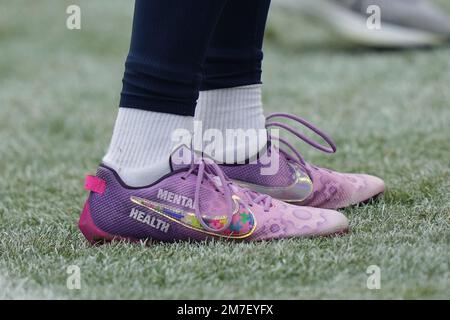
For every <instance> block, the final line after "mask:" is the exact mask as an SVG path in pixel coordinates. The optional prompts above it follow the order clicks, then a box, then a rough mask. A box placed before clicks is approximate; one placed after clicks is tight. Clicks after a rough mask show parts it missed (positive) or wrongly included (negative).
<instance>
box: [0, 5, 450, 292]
mask: <svg viewBox="0 0 450 320" xmlns="http://www.w3.org/2000/svg"><path fill="white" fill-rule="evenodd" d="M0 3H1V4H0V7H1V10H0V298H63V299H64V298H88V299H91V298H102V299H104V298H137V299H142V298H144V299H155V298H189V299H195V298H202V299H203V298H217V299H220V298H228V299H241V298H276V299H279V298H288V299H305V298H306V299H308V298H332V299H335V298H336V299H345V298H363V299H371V298H374V299H391V298H404V299H416V298H450V267H449V263H450V227H449V224H450V203H449V192H450V182H449V179H450V170H449V167H450V142H449V140H450V47H449V46H446V47H441V48H436V49H430V50H412V51H375V50H368V49H363V48H357V47H354V46H351V45H348V44H345V43H341V42H339V41H338V40H336V39H335V38H334V37H333V36H332V35H330V34H328V33H327V32H326V30H325V29H323V28H322V27H318V26H316V25H313V24H311V23H310V22H307V21H304V19H301V18H300V16H299V15H298V14H297V13H295V12H289V11H286V10H280V9H277V8H274V9H273V10H272V12H271V16H270V22H269V27H268V31H267V40H266V59H265V73H264V82H265V96H264V102H265V106H266V110H267V112H271V111H273V110H283V111H287V112H295V113H297V114H299V115H301V116H303V117H305V118H307V119H309V120H311V121H312V122H313V123H315V124H317V125H318V126H319V127H321V128H322V129H324V130H325V131H326V132H328V133H329V134H330V135H332V136H333V137H334V139H335V141H336V142H337V144H338V152H337V154H335V155H333V156H329V155H323V154H320V153H318V152H315V151H313V150H311V149H310V148H308V147H306V146H305V145H302V144H300V143H299V144H298V146H299V147H300V148H301V151H302V153H303V154H304V155H305V156H306V158H307V159H308V160H309V161H311V162H314V163H316V164H319V165H323V166H326V167H330V168H333V169H336V170H340V171H361V172H367V173H372V174H376V175H378V176H381V177H383V178H384V179H385V180H386V184H387V187H388V191H387V193H386V195H385V197H384V199H382V200H381V201H379V202H377V203H376V204H374V205H368V206H362V207H354V208H350V209H347V210H345V213H346V214H347V216H348V217H349V219H350V221H351V228H352V231H351V233H350V234H348V235H346V236H342V237H337V238H326V239H305V240H300V239H298V240H286V241H275V242H270V243H254V244H243V243H240V244H230V243H223V242H215V243H208V244H187V243H184V244H169V245H164V244H159V245H152V246H150V247H144V246H139V245H131V244H124V243H117V244H112V245H105V246H99V247H91V246H89V245H87V243H86V242H85V241H84V238H83V236H82V235H81V233H80V232H79V230H78V228H77V221H78V217H79V214H80V211H81V207H82V204H83V201H84V199H85V197H86V193H85V191H84V190H83V179H84V175H85V174H86V173H92V172H94V170H95V169H96V166H97V164H98V163H99V161H100V159H101V157H102V156H103V154H104V152H105V150H106V148H107V146H108V143H109V139H110V136H111V132H112V127H113V124H114V119H115V115H116V112H117V111H116V110H117V105H118V98H119V93H120V88H121V76H122V73H123V64H124V59H125V56H126V53H127V49H128V45H129V37H130V26H131V18H132V9H133V8H132V7H133V3H132V1H120V0H114V1H113V0H109V1H106V0H104V1H102V0H96V1H88V0H83V1H81V0H76V1H67V0H65V1H54V0H41V1H25V0H17V1H6V0H0ZM72 3H77V4H80V5H81V7H82V30H81V31H69V30H67V29H66V27H65V20H66V17H67V16H66V13H65V10H66V7H67V5H69V4H72ZM441 3H443V4H445V5H446V8H447V9H448V10H449V12H450V5H449V4H448V2H447V1H441ZM69 265H78V266H79V267H80V268H81V286H82V287H81V290H68V289H67V287H66V278H67V276H68V275H67V274H66V268H67V267H68V266H69ZM369 265H378V266H379V267H380V268H381V289H380V290H369V289H367V287H366V279H367V275H366V269H367V267H368V266H369Z"/></svg>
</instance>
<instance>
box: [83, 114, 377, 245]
mask: <svg viewBox="0 0 450 320" xmlns="http://www.w3.org/2000/svg"><path fill="white" fill-rule="evenodd" d="M275 118H288V119H291V120H293V121H296V122H298V123H300V124H303V125H305V126H306V127H308V128H309V129H311V130H312V131H314V132H315V133H317V134H318V135H320V136H321V137H322V138H323V139H324V140H325V141H326V142H327V143H328V144H329V147H328V146H327V147H325V146H323V145H320V144H318V143H316V142H315V141H313V140H311V139H309V138H308V137H306V136H304V135H302V134H301V133H300V132H298V131H297V130H295V129H294V128H293V127H291V126H289V125H287V124H285V123H283V122H276V121H274V120H273V119H275ZM267 127H268V128H271V127H278V128H282V129H285V130H287V131H289V132H290V133H292V134H294V135H295V136H297V137H298V138H300V139H302V140H304V141H306V142H307V143H308V144H310V145H312V146H313V147H315V148H317V149H320V150H322V151H324V152H330V153H332V152H335V150H336V148H335V145H334V143H333V142H332V141H331V139H330V138H329V137H327V136H326V135H325V134H323V133H322V132H320V131H319V130H318V129H317V128H315V127H314V126H312V125H311V124H309V123H308V122H306V121H305V120H303V119H301V118H299V117H296V116H293V115H287V114H281V113H280V114H274V115H271V116H269V117H268V118H267ZM277 140H278V141H275V139H274V138H271V137H270V136H269V145H271V147H270V148H268V151H267V152H271V153H275V154H271V155H272V156H273V155H275V156H277V157H278V162H279V169H278V170H277V171H276V173H274V174H272V175H263V174H262V173H261V172H262V171H261V169H262V168H263V167H264V165H263V164H262V163H261V162H260V161H259V160H257V161H256V163H251V164H242V165H218V164H216V163H215V162H214V161H212V160H211V159H209V158H204V157H201V156H198V155H196V154H194V153H193V152H191V151H190V149H189V148H186V147H180V148H179V149H178V150H176V151H175V152H174V153H173V154H172V155H171V156H170V159H169V162H170V165H171V172H170V173H169V174H167V175H165V176H164V177H162V178H160V179H159V180H158V181H156V182H155V183H153V184H151V185H149V186H144V187H139V188H136V187H130V186H127V185H126V184H125V183H124V182H123V181H122V180H121V179H120V177H119V175H118V174H117V173H116V172H115V171H114V170H112V169H111V168H108V167H107V166H105V165H100V167H99V168H98V170H97V174H96V175H95V176H87V178H86V182H85V188H86V189H87V190H89V191H90V194H89V197H88V199H87V201H86V203H85V205H84V208H83V211H82V214H81V217H80V221H79V227H80V229H81V231H82V233H83V234H84V236H85V237H86V238H87V240H88V241H89V242H91V243H93V244H94V243H98V242H109V241H113V240H127V241H132V242H139V241H146V240H151V241H163V242H174V241H204V240H209V239H220V238H222V239H229V240H238V239H239V240H244V241H258V240H270V239H282V238H294V237H314V236H329V235H335V234H342V233H345V232H347V231H348V228H349V225H348V220H347V218H346V217H345V216H344V215H343V214H342V213H340V212H338V211H335V210H336V209H339V208H344V207H347V206H350V205H355V204H358V203H362V202H366V201H368V200H370V199H372V198H374V197H376V196H377V195H379V194H381V193H383V192H384V189H385V187H384V182H383V181H382V180H381V179H379V178H377V177H374V176H370V175H365V174H345V173H338V172H334V171H331V170H328V169H324V168H319V167H317V166H314V165H312V164H309V163H307V162H306V161H304V159H303V158H302V157H301V155H300V153H299V152H298V151H297V150H296V149H295V148H294V147H293V146H292V145H291V144H290V143H289V142H288V141H286V140H284V139H282V138H277ZM275 142H280V143H278V144H279V145H280V147H275V146H274V145H276V144H277V143H275ZM186 155H187V156H188V157H190V159H191V161H190V164H187V165H180V164H178V163H179V161H178V160H179V159H180V158H179V157H180V156H184V157H185V158H186Z"/></svg>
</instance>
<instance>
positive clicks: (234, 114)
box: [195, 84, 267, 163]
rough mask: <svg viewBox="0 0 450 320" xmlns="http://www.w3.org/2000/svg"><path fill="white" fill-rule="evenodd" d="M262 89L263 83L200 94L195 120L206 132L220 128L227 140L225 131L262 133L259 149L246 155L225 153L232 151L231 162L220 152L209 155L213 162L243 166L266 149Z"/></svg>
mask: <svg viewBox="0 0 450 320" xmlns="http://www.w3.org/2000/svg"><path fill="white" fill-rule="evenodd" d="M261 88H262V86H261V85H260V84H254V85H248V86H241V87H234V88H226V89H217V90H208V91H201V92H200V96H199V99H198V101H197V108H196V110H195V120H196V121H202V129H203V132H204V131H205V130H207V129H210V128H214V129H218V130H220V131H221V132H222V134H223V137H224V139H225V137H226V135H225V134H226V132H225V130H226V129H243V130H247V129H256V130H258V132H259V135H258V137H259V140H258V148H257V149H254V150H249V149H248V147H247V148H246V151H245V152H237V151H236V150H226V152H230V151H231V152H232V153H233V154H234V155H235V156H234V161H232V162H230V161H226V160H227V159H228V158H227V159H225V158H224V156H223V154H222V153H221V152H218V153H216V154H208V155H209V156H211V157H212V158H214V160H216V161H218V162H225V163H236V162H237V163H240V162H242V161H244V160H246V159H245V158H253V157H254V156H256V155H257V153H258V152H259V151H261V150H262V149H263V148H264V147H265V145H266V142H267V134H266V131H265V117H264V111H263V106H262V93H261V91H262V90H261ZM240 147H242V146H239V145H238V146H235V149H239V148H240ZM255 147H256V146H255ZM244 148H245V147H244ZM251 149H252V148H251ZM255 150H256V151H255ZM205 153H208V152H205Z"/></svg>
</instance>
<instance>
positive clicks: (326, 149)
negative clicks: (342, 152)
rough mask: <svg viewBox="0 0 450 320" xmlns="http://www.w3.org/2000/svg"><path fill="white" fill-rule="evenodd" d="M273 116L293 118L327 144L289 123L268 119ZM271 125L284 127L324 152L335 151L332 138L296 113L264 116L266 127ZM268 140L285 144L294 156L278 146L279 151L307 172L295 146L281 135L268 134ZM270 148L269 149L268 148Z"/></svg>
mask: <svg viewBox="0 0 450 320" xmlns="http://www.w3.org/2000/svg"><path fill="white" fill-rule="evenodd" d="M274 118H284V119H289V120H293V121H295V122H297V123H299V124H301V125H303V126H305V127H307V128H308V129H310V130H311V131H312V132H314V133H315V134H317V135H318V136H319V137H321V138H322V139H323V140H324V141H325V142H326V143H327V144H328V145H327V146H324V145H322V144H320V143H318V142H316V141H314V140H312V139H311V138H309V137H307V136H305V135H304V134H302V133H301V132H300V131H299V130H297V129H295V128H293V127H291V126H290V125H288V124H286V123H283V122H277V121H270V120H272V119H274ZM271 127H278V128H282V129H285V130H286V131H288V132H290V133H291V134H293V135H294V136H296V137H297V138H299V139H301V140H303V141H305V142H306V143H307V144H309V145H310V146H312V147H314V148H316V149H318V150H320V151H322V152H325V153H335V152H336V145H335V144H334V142H333V140H332V139H331V138H330V137H329V136H328V135H326V134H325V133H324V132H322V131H321V130H319V129H318V128H317V127H315V126H314V125H313V124H311V123H310V122H308V121H306V120H305V119H303V118H300V117H298V116H296V115H293V114H289V113H272V114H270V115H269V116H268V117H267V118H266V128H267V129H269V128H271ZM269 140H278V141H279V142H281V143H282V144H283V145H284V146H286V147H287V148H289V150H290V151H292V153H293V154H294V155H295V157H296V158H293V157H292V156H291V155H290V154H289V152H286V151H285V150H283V149H282V148H281V147H280V152H282V153H283V154H284V155H285V156H286V157H287V158H288V159H290V160H293V161H295V162H296V163H298V164H299V165H300V166H301V167H302V168H303V169H305V170H306V171H307V172H308V173H309V170H308V169H307V168H306V162H305V160H304V159H303V157H302V155H301V154H300V152H298V151H297V150H296V148H295V147H294V146H293V145H292V144H291V143H290V142H289V141H287V140H286V139H283V138H281V137H276V138H275V137H272V136H270V135H269ZM269 150H270V149H269Z"/></svg>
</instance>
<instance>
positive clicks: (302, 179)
mask: <svg viewBox="0 0 450 320" xmlns="http://www.w3.org/2000/svg"><path fill="white" fill-rule="evenodd" d="M289 165H290V166H291V168H292V170H293V180H294V182H293V183H292V184H291V185H289V186H287V187H267V186H262V185H259V184H254V183H249V182H245V181H240V180H235V179H233V181H234V182H236V183H237V184H239V185H241V186H243V187H245V188H248V189H250V190H254V191H256V192H259V193H263V194H268V195H269V196H271V197H273V198H275V199H278V200H281V201H284V202H300V201H304V200H306V199H307V198H308V197H309V196H310V195H311V193H312V192H313V183H312V181H311V178H310V177H309V176H308V175H307V174H306V173H305V172H303V171H302V170H300V168H298V167H297V165H294V164H291V163H290V164H289Z"/></svg>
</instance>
